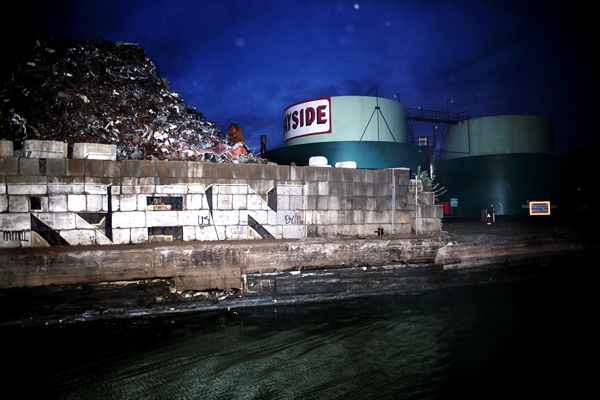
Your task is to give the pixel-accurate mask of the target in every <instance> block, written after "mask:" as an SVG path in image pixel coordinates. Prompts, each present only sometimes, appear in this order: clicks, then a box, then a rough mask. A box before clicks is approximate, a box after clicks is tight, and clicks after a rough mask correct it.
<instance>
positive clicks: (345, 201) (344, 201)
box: [340, 196, 352, 210]
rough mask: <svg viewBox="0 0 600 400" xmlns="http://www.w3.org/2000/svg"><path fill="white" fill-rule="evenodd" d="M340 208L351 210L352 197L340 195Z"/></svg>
mask: <svg viewBox="0 0 600 400" xmlns="http://www.w3.org/2000/svg"><path fill="white" fill-rule="evenodd" d="M340 209H341V210H351V209H352V197H350V196H345V197H340Z"/></svg>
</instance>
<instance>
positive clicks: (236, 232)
mask: <svg viewBox="0 0 600 400" xmlns="http://www.w3.org/2000/svg"><path fill="white" fill-rule="evenodd" d="M225 236H226V238H227V240H245V239H247V238H248V226H242V225H227V226H226V227H225Z"/></svg>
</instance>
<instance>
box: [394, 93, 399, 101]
mask: <svg viewBox="0 0 600 400" xmlns="http://www.w3.org/2000/svg"><path fill="white" fill-rule="evenodd" d="M394 97H397V98H398V102H400V93H396V94H395V95H394Z"/></svg>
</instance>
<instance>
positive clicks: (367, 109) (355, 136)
mask: <svg viewBox="0 0 600 400" xmlns="http://www.w3.org/2000/svg"><path fill="white" fill-rule="evenodd" d="M330 99H331V133H326V134H317V135H309V136H302V137H297V138H294V139H291V140H288V141H286V142H285V146H297V145H301V144H308V143H323V142H345V141H381V142H392V143H407V142H408V127H407V124H406V121H407V120H406V107H405V106H404V104H402V103H400V102H398V101H394V100H390V99H384V98H381V97H372V96H336V97H330ZM308 101H311V100H308Z"/></svg>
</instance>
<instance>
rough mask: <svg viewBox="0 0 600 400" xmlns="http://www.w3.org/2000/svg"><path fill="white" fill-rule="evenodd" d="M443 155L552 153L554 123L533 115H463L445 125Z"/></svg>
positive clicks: (457, 156) (450, 156)
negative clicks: (456, 120) (470, 116)
mask: <svg viewBox="0 0 600 400" xmlns="http://www.w3.org/2000/svg"><path fill="white" fill-rule="evenodd" d="M448 129H449V132H447V133H446V134H447V136H448V140H447V143H446V146H445V149H444V150H445V151H444V154H445V159H446V160H450V159H453V158H460V157H473V156H483V155H490V154H519V153H528V154H530V153H543V154H554V124H553V122H552V120H551V119H550V118H546V117H540V116H535V115H500V116H494V117H484V118H472V119H465V120H463V121H461V122H459V123H458V124H456V125H452V126H451V127H449V128H448Z"/></svg>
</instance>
